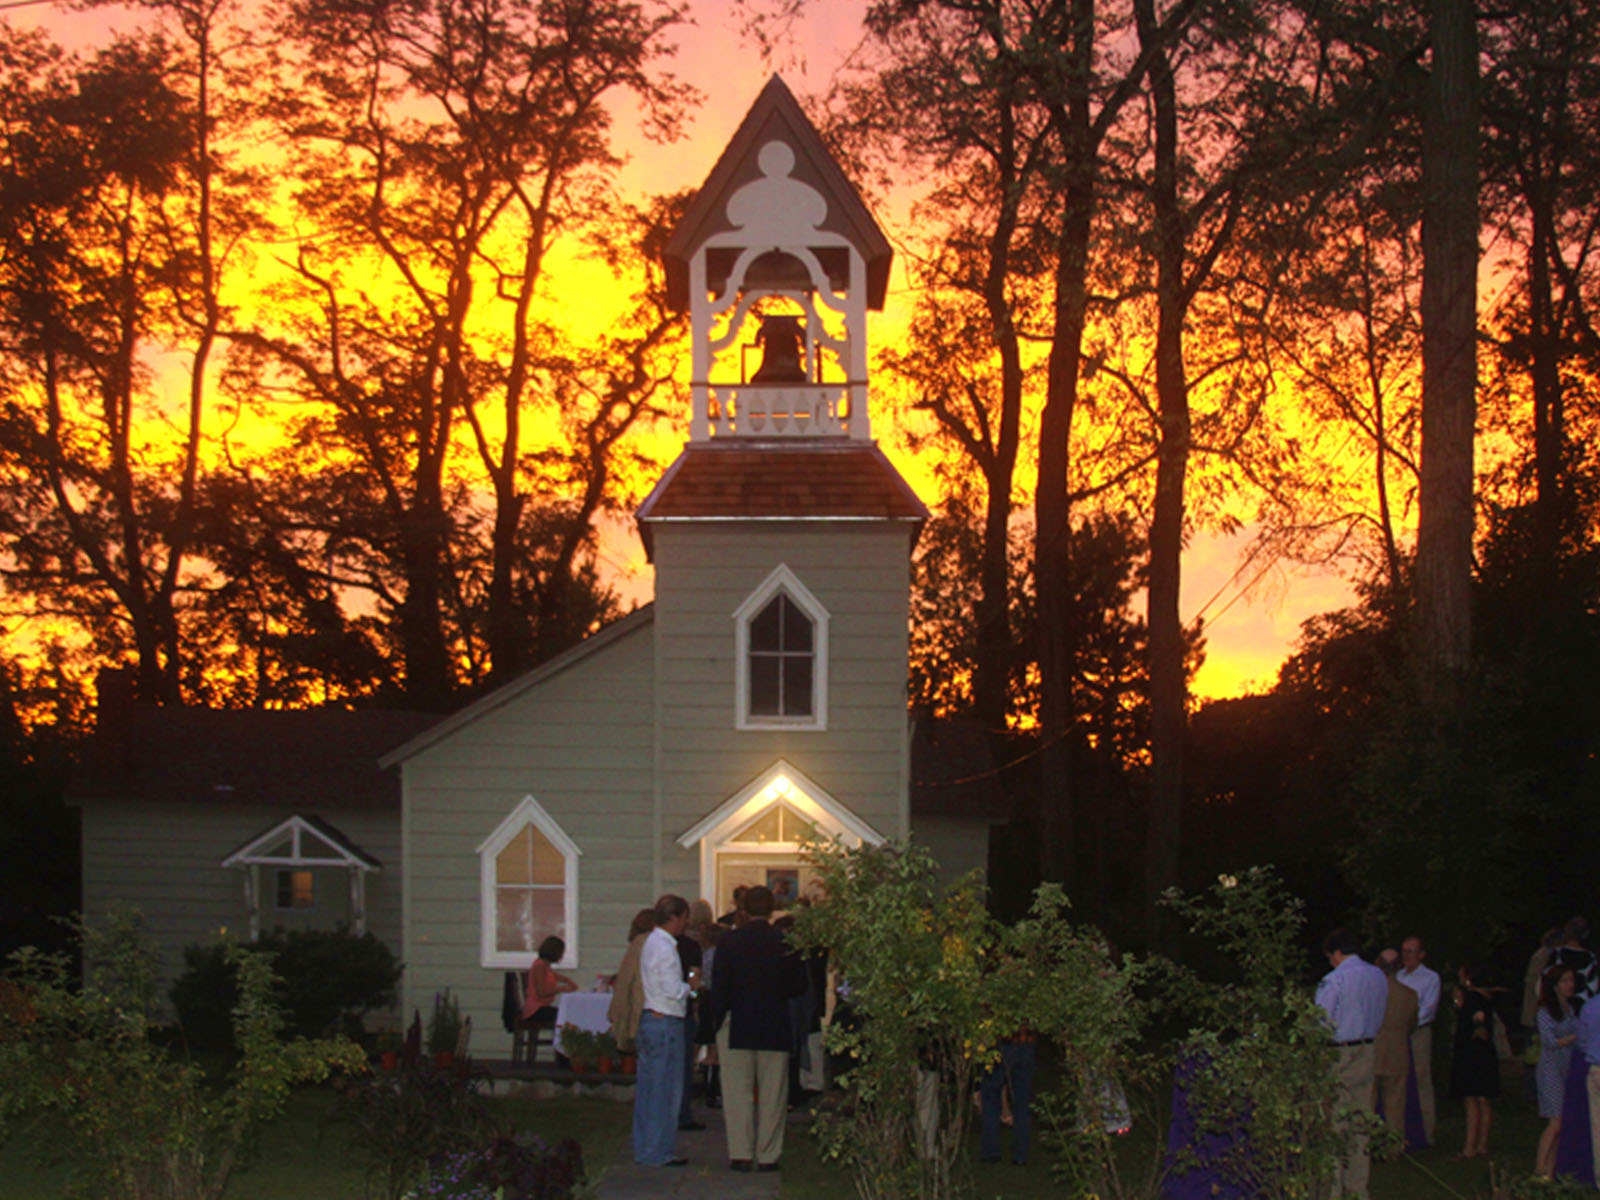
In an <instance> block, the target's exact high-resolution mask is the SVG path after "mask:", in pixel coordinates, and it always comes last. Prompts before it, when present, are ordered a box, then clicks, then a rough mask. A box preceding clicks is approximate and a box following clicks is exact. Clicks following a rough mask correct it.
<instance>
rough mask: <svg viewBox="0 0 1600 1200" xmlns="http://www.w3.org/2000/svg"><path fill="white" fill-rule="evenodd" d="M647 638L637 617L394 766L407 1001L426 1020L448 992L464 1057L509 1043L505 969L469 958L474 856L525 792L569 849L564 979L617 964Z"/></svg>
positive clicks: (632, 832) (638, 882)
mask: <svg viewBox="0 0 1600 1200" xmlns="http://www.w3.org/2000/svg"><path fill="white" fill-rule="evenodd" d="M652 640H653V639H652V630H651V625H650V623H649V622H648V621H645V622H642V623H638V624H637V625H636V627H635V628H633V629H632V630H631V631H630V632H628V633H626V634H625V635H624V636H622V637H619V638H613V639H609V640H604V641H602V642H600V643H599V644H598V648H596V649H595V650H594V651H593V652H592V653H583V654H579V655H576V656H574V657H572V658H571V659H569V660H567V664H566V665H565V666H564V667H563V668H562V669H560V670H557V671H555V672H554V673H553V674H549V675H547V676H544V677H540V678H538V682H537V683H536V684H534V685H533V686H529V687H526V688H522V689H520V690H518V691H517V692H516V694H515V695H513V696H512V698H510V699H508V700H506V701H505V702H504V703H500V704H496V705H493V706H492V707H489V708H488V709H487V710H486V711H484V712H482V713H481V715H476V716H474V717H473V718H472V719H471V720H468V721H466V722H464V723H462V724H460V725H458V726H457V727H456V728H454V729H453V730H451V731H450V732H449V733H448V734H447V735H446V736H444V737H443V738H441V739H439V740H438V741H436V742H434V743H433V744H431V745H428V746H427V747H426V748H424V749H422V750H421V751H419V752H418V753H416V754H415V755H414V756H413V757H410V758H408V759H407V760H406V761H405V767H404V778H405V785H404V792H405V820H406V856H407V861H406V917H405V929H406V935H405V947H406V989H407V999H406V1004H407V1005H408V1008H410V1009H414V1010H416V1011H418V1012H420V1013H421V1015H422V1017H423V1020H424V1021H426V1020H427V1017H428V1013H429V1010H430V1008H431V1005H432V1003H433V997H434V995H435V994H436V993H438V992H440V991H442V990H443V989H444V988H447V987H448V988H449V989H450V990H451V992H452V994H453V995H455V996H457V997H459V998H460V1001H461V1008H462V1014H463V1015H464V1016H465V1015H469V1014H470V1015H471V1017H472V1019H473V1020H472V1027H473V1034H472V1052H473V1053H474V1054H476V1055H480V1056H481V1055H488V1056H491V1057H494V1056H498V1057H504V1056H506V1055H507V1054H509V1052H510V1043H511V1039H510V1037H509V1035H506V1034H505V1033H504V1031H503V1027H502V1025H501V1021H500V1009H501V1002H502V998H503V994H504V993H503V981H504V971H505V968H503V967H495V968H485V967H483V966H482V965H481V958H480V934H481V914H480V882H479V860H478V854H477V850H478V847H479V846H480V845H481V844H482V843H483V841H484V839H486V838H487V837H489V836H490V835H491V834H492V833H494V831H495V830H496V829H497V828H498V827H499V825H500V824H501V822H503V821H504V820H505V819H506V817H507V816H508V815H510V813H511V812H512V810H514V809H515V808H516V807H517V806H518V805H519V804H520V803H521V802H522V800H523V798H524V797H526V796H530V795H531V796H532V797H533V798H534V799H535V800H537V801H538V803H539V804H540V805H541V806H542V807H543V808H544V810H545V811H546V812H547V813H549V814H550V816H551V817H552V818H553V819H554V820H555V821H556V822H557V824H559V825H560V827H561V829H562V830H563V832H565V833H566V835H567V837H568V838H570V839H571V840H572V841H573V842H574V843H575V844H576V845H577V847H578V848H579V850H581V851H582V857H581V858H580V860H579V867H578V872H579V883H578V893H579V898H580V901H581V904H580V910H579V914H578V936H577V938H576V939H575V941H576V946H577V951H578V965H577V967H576V968H573V969H572V971H571V974H573V975H574V977H576V978H577V979H578V980H579V981H580V982H581V983H582V984H583V985H584V986H586V987H587V986H593V982H594V977H595V976H596V975H597V974H599V973H602V972H603V973H610V972H612V971H615V970H616V967H617V963H618V962H619V961H620V960H621V958H622V953H623V951H624V950H625V949H626V946H627V940H626V935H627V927H628V922H629V920H630V919H631V918H632V916H633V913H634V912H635V911H636V910H637V909H638V908H639V907H640V906H641V905H642V904H644V903H647V902H648V901H649V900H651V899H653V898H654V895H653V893H652V892H651V887H652V886H653V885H652V879H651V876H652V869H651V862H650V848H651V845H652V836H651V827H650V820H651V811H652V804H651V769H652V764H653V758H654V736H655V735H654V730H653V728H652V725H651V713H652V696H653V672H654V651H653V646H652ZM534 674H535V676H536V677H537V676H538V675H539V673H538V672H535V673H534ZM572 940H574V939H570V938H569V941H572Z"/></svg>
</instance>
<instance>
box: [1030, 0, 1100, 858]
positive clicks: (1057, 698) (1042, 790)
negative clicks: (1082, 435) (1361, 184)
mask: <svg viewBox="0 0 1600 1200" xmlns="http://www.w3.org/2000/svg"><path fill="white" fill-rule="evenodd" d="M1094 38H1095V6H1094V0H1073V3H1072V33H1071V39H1070V42H1069V44H1068V46H1067V47H1066V49H1065V51H1064V53H1065V54H1066V55H1067V56H1068V58H1069V65H1068V67H1067V69H1066V84H1067V86H1066V102H1065V104H1064V105H1062V106H1061V107H1060V108H1059V109H1058V110H1057V115H1056V121H1057V124H1058V132H1059V134H1060V136H1061V139H1062V143H1063V145H1064V146H1065V148H1066V160H1067V161H1066V169H1067V172H1068V179H1067V182H1066V187H1065V189H1064V194H1063V197H1062V218H1061V229H1060V233H1059V236H1058V237H1057V240H1056V279H1055V296H1054V300H1053V304H1054V317H1055V328H1054V329H1053V330H1052V334H1051V339H1050V357H1049V362H1048V375H1047V376H1046V385H1045V388H1046V390H1045V403H1044V408H1043V410H1042V411H1041V412H1040V414H1039V474H1038V479H1037V482H1036V484H1035V487H1034V537H1035V539H1036V541H1035V546H1034V588H1035V591H1036V593H1037V596H1038V604H1039V617H1038V620H1039V632H1038V639H1039V642H1038V651H1039V654H1038V657H1039V739H1040V744H1041V747H1042V750H1041V753H1040V755H1039V770H1040V777H1039V866H1040V871H1041V874H1042V875H1043V876H1044V878H1046V879H1053V880H1059V881H1061V882H1062V883H1064V884H1065V885H1066V886H1067V887H1068V888H1069V889H1070V888H1071V887H1072V886H1073V884H1074V883H1075V882H1076V872H1075V871H1074V869H1073V868H1074V865H1075V860H1076V856H1077V844H1076V843H1077V828H1076V824H1077V823H1076V821H1075V819H1074V818H1075V813H1074V803H1073V797H1074V780H1073V761H1072V759H1073V755H1072V730H1073V699H1072V697H1073V677H1074V674H1075V671H1076V660H1077V645H1076V641H1077V639H1076V636H1075V633H1074V630H1073V626H1072V612H1073V606H1072V499H1071V496H1072V492H1071V480H1070V470H1069V469H1070V467H1071V462H1072V450H1071V438H1072V418H1073V413H1074V410H1075V408H1076V405H1077V401H1078V381H1079V377H1080V375H1081V372H1082V356H1083V331H1084V326H1085V324H1086V321H1087V317H1088V308H1089V285H1088V277H1089V239H1090V235H1091V232H1092V230H1093V226H1094V210H1095V178H1096V156H1097V154H1098V153H1099V147H1098V144H1097V140H1096V137H1095V134H1094V131H1093V121H1092V119H1091V113H1090V107H1089V106H1090V101H1091V89H1090V84H1091V81H1092V79H1093V72H1094Z"/></svg>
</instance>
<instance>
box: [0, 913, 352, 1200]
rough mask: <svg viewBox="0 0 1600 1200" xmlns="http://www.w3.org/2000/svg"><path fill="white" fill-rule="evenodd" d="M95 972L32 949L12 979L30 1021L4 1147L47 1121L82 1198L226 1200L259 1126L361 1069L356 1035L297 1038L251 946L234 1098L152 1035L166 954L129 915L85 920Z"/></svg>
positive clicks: (8, 1080) (16, 1063) (18, 1048)
mask: <svg viewBox="0 0 1600 1200" xmlns="http://www.w3.org/2000/svg"><path fill="white" fill-rule="evenodd" d="M76 932H77V936H78V938H79V939H80V941H81V944H82V947H83V964H84V969H83V975H82V980H81V985H80V980H79V977H78V972H77V971H76V970H75V969H73V968H72V966H71V960H70V959H69V957H68V956H67V955H65V954H54V955H44V954H39V953H38V952H37V951H34V950H32V949H24V950H22V951H20V952H18V953H17V954H15V955H13V956H12V959H11V963H10V980H11V983H12V984H13V985H14V986H15V988H16V989H18V991H17V992H16V993H12V994H13V995H17V994H20V996H21V997H22V1004H23V1009H22V1011H24V1012H25V1013H26V1015H27V1020H26V1022H25V1023H23V1024H21V1025H15V1026H11V1027H10V1028H9V1030H8V1032H7V1033H6V1035H5V1036H4V1037H0V1142H3V1141H4V1140H5V1138H6V1137H7V1136H8V1135H10V1134H11V1133H13V1132H15V1130H16V1128H17V1126H18V1124H19V1123H20V1122H22V1121H24V1120H28V1119H31V1118H33V1117H35V1116H39V1115H44V1114H50V1115H52V1116H53V1117H54V1118H55V1119H54V1120H51V1121H48V1122H42V1123H40V1124H39V1125H38V1126H37V1128H43V1129H46V1130H50V1131H53V1134H54V1136H57V1137H59V1138H60V1139H61V1142H62V1144H61V1146H60V1147H59V1150H60V1153H61V1157H63V1158H64V1159H65V1160H66V1161H68V1162H70V1163H72V1164H73V1166H74V1173H73V1176H72V1181H71V1187H72V1190H73V1192H74V1194H77V1195H82V1196H93V1197H101V1196H116V1197H118V1198H119V1200H216V1198H217V1197H218V1196H220V1195H221V1193H222V1191H223V1188H224V1187H225V1186H226V1184H227V1181H228V1177H229V1176H230V1175H231V1174H232V1172H233V1168H234V1165H235V1164H236V1163H237V1162H238V1160H239V1158H240V1156H241V1155H242V1154H243V1153H244V1152H245V1150H246V1149H247V1148H248V1147H249V1144H250V1140H251V1137H252V1135H253V1132H254V1131H255V1129H256V1128H257V1127H258V1126H259V1125H260V1124H261V1123H262V1122H264V1121H267V1120H270V1119H271V1118H272V1117H274V1116H276V1115H277V1114H278V1113H279V1112H281V1111H282V1109H283V1105H284V1102H285V1101H286V1100H287V1099H288V1096H289V1092H290V1090H291V1089H292V1087H293V1086H294V1085H295V1084H296V1083H299V1082H301V1081H313V1080H320V1079H324V1078H326V1077H327V1076H328V1075H329V1073H330V1072H334V1071H339V1070H344V1071H352V1072H360V1071H364V1070H365V1069H366V1060H365V1057H364V1056H363V1055H362V1054H361V1052H360V1050H359V1048H357V1047H356V1046H355V1045H354V1044H352V1043H351V1042H348V1041H346V1040H344V1039H342V1038H338V1039H334V1040H332V1041H319V1042H308V1041H306V1040H304V1039H296V1040H294V1041H290V1042H286V1041H284V1040H283V1037H282V1033H283V1021H282V1018H281V1016H280V1015H279V1013H278V1009H277V1006H276V1004H275V1002H274V1000H273V975H272V969H271V965H270V963H269V962H268V960H267V959H266V957H265V956H263V955H259V954H253V953H250V952H249V951H246V950H243V949H241V948H239V947H237V946H235V947H229V948H228V949H227V950H226V951H225V961H226V963H227V965H228V967H229V968H230V969H231V970H232V971H234V972H235V974H236V976H237V994H238V997H239V999H238V1002H237V1003H236V1005H235V1006H234V1009H233V1014H232V1019H233V1039H234V1042H235V1043H236V1045H237V1046H238V1048H239V1059H238V1062H237V1064H236V1065H235V1067H234V1070H233V1073H232V1076H231V1078H230V1080H229V1082H228V1084H227V1085H226V1086H225V1087H224V1088H222V1089H221V1090H220V1091H219V1090H218V1089H217V1088H216V1087H215V1086H213V1084H212V1083H211V1082H210V1081H208V1080H207V1079H206V1078H205V1074H204V1072H203V1071H202V1070H201V1069H200V1068H199V1067H198V1066H196V1065H194V1064H193V1063H189V1062H182V1061H178V1060H175V1059H174V1058H173V1057H172V1056H171V1055H170V1054H169V1053H168V1052H167V1050H166V1049H165V1048H163V1047H161V1046H159V1045H157V1044H156V1043H155V1042H153V1041H152V1040H151V1038H150V1029H151V1020H152V1016H153V1013H154V1008H155V999H156V995H157V985H156V973H155V964H156V955H155V952H154V950H153V949H152V947H151V946H150V943H149V941H148V940H147V939H146V938H145V937H144V935H143V933H142V931H141V930H140V928H139V925H138V921H137V918H136V916H135V915H134V914H133V913H131V912H129V911H120V912H116V913H113V914H112V916H111V919H110V921H109V923H108V925H107V927H106V928H105V929H103V930H102V929H94V928H91V927H89V926H87V925H85V924H83V923H81V922H80V923H79V924H78V925H77V926H76Z"/></svg>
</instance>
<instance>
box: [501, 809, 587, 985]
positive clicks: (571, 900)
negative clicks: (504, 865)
mask: <svg viewBox="0 0 1600 1200" xmlns="http://www.w3.org/2000/svg"><path fill="white" fill-rule="evenodd" d="M529 825H532V826H533V827H534V828H535V829H537V830H538V831H539V832H540V833H542V834H543V835H544V836H545V837H546V838H548V839H549V840H550V844H551V845H553V846H554V847H555V848H556V850H557V851H558V852H559V853H560V855H561V858H562V860H563V861H564V862H565V864H566V875H565V881H564V882H565V889H566V890H565V894H564V896H563V906H564V912H563V914H562V920H563V923H564V924H565V925H566V927H567V928H566V936H565V938H564V939H563V940H564V941H565V942H566V943H567V952H566V954H565V955H563V956H562V959H561V961H560V962H558V963H557V964H556V966H558V967H562V968H566V969H569V970H570V969H572V968H574V967H576V966H577V965H578V860H579V859H580V858H582V857H583V851H582V850H580V849H578V845H577V843H576V842H574V841H573V840H572V839H571V838H569V837H568V836H567V835H566V831H565V830H563V829H562V828H561V826H560V825H559V824H557V823H556V819H555V818H554V817H552V816H551V815H550V814H549V813H548V812H546V811H545V809H544V806H543V805H542V804H540V803H539V802H538V801H537V800H535V799H534V798H533V797H532V796H531V795H529V796H524V797H523V798H522V801H521V803H519V804H518V805H517V806H516V807H515V808H514V809H512V810H511V815H510V816H508V817H506V819H505V820H504V821H501V822H500V824H499V825H498V826H496V827H495V831H494V832H493V833H491V834H490V835H489V836H488V837H487V838H485V839H484V840H483V842H482V844H481V845H479V847H478V889H479V890H478V917H479V942H478V958H479V963H480V965H482V966H484V967H511V968H514V969H515V968H520V969H523V970H526V969H527V968H528V967H529V966H530V965H531V964H532V962H533V958H532V955H533V954H534V953H537V951H538V947H537V946H535V947H533V949H532V950H531V951H528V950H500V949H497V943H498V939H497V938H496V936H495V933H496V930H495V916H496V914H497V913H498V911H499V909H498V907H497V905H496V904H495V887H496V886H497V882H498V881H497V879H496V877H495V859H496V858H498V857H499V855H500V851H502V850H504V849H505V848H506V847H507V846H508V845H509V844H510V843H511V841H512V839H513V838H515V837H516V836H517V835H518V834H520V833H521V832H522V831H523V830H524V829H526V828H527V827H528V826H529Z"/></svg>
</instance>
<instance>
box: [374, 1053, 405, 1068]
mask: <svg viewBox="0 0 1600 1200" xmlns="http://www.w3.org/2000/svg"><path fill="white" fill-rule="evenodd" d="M378 1065H379V1066H380V1067H382V1068H383V1069H384V1070H385V1071H394V1070H398V1069H399V1066H400V1052H399V1051H397V1050H385V1051H384V1052H383V1053H382V1054H380V1055H378Z"/></svg>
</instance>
